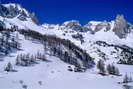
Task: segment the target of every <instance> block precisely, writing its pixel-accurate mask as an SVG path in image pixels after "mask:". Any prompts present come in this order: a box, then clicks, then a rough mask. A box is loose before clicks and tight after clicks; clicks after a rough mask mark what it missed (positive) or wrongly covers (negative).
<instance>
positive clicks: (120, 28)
mask: <svg viewBox="0 0 133 89" xmlns="http://www.w3.org/2000/svg"><path fill="white" fill-rule="evenodd" d="M113 31H114V32H115V34H116V35H117V36H118V37H119V38H125V37H126V35H127V33H129V29H128V23H127V21H126V20H125V18H124V16H123V15H117V17H116V19H115V23H114V29H113Z"/></svg>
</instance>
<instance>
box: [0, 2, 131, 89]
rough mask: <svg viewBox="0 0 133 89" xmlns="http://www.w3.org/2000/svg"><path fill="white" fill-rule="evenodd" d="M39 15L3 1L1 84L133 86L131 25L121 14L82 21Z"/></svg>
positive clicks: (7, 87) (66, 88) (25, 87)
mask: <svg viewBox="0 0 133 89" xmlns="http://www.w3.org/2000/svg"><path fill="white" fill-rule="evenodd" d="M37 21H38V20H37V18H36V16H35V14H34V13H30V12H28V11H27V10H26V9H24V8H23V7H22V6H21V5H19V4H14V3H9V4H0V60H1V61H0V88H2V89H11V88H13V89H18V88H19V89H37V88H38V89H44V88H45V89H88V88H90V89H107V88H108V89H132V88H133V83H132V77H133V70H132V68H133V26H132V25H131V24H129V23H128V22H127V21H126V20H125V18H124V16H123V15H118V16H117V17H116V19H115V20H112V21H110V22H107V21H90V22H88V23H87V24H86V25H84V26H83V25H81V24H80V22H79V21H77V20H71V21H66V22H64V23H63V24H47V23H45V24H42V25H38V24H37ZM123 77H124V79H123Z"/></svg>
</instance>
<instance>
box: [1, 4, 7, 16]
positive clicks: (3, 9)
mask: <svg viewBox="0 0 133 89" xmlns="http://www.w3.org/2000/svg"><path fill="white" fill-rule="evenodd" d="M7 14H9V11H8V9H7V8H6V7H4V6H3V5H2V4H0V16H2V17H5V16H7Z"/></svg>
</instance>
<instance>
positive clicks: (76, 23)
mask: <svg viewBox="0 0 133 89" xmlns="http://www.w3.org/2000/svg"><path fill="white" fill-rule="evenodd" d="M63 25H64V26H65V27H66V28H67V29H72V30H75V31H82V30H83V29H82V26H81V25H80V24H79V21H76V20H72V21H67V22H65V23H64V24H63Z"/></svg>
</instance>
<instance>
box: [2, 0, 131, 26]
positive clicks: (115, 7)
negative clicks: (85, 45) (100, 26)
mask: <svg viewBox="0 0 133 89" xmlns="http://www.w3.org/2000/svg"><path fill="white" fill-rule="evenodd" d="M0 1H1V2H2V3H8V2H15V3H19V4H21V5H22V6H23V7H24V8H26V9H28V10H29V11H31V12H35V13H36V15H37V17H38V19H39V21H40V23H50V24H57V23H59V24H61V23H63V22H64V21H67V20H72V19H74V20H79V21H80V23H81V24H86V23H87V22H89V21H90V20H98V21H104V20H107V21H110V20H113V19H115V17H116V15H117V14H123V15H124V16H125V18H126V19H127V21H129V22H130V23H133V5H132V4H133V0H0Z"/></svg>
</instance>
